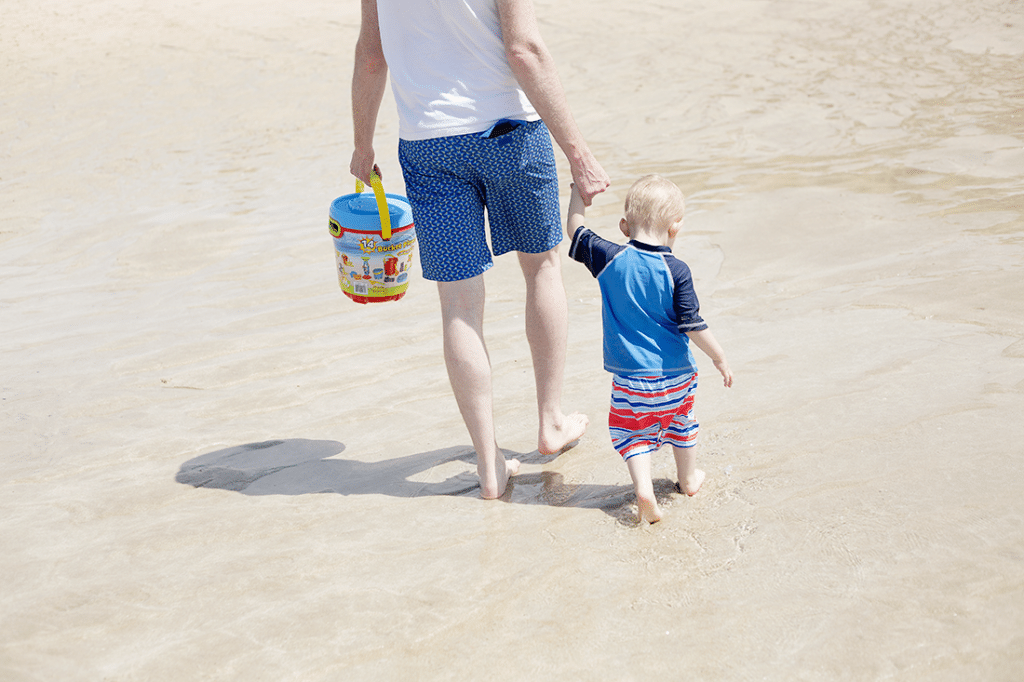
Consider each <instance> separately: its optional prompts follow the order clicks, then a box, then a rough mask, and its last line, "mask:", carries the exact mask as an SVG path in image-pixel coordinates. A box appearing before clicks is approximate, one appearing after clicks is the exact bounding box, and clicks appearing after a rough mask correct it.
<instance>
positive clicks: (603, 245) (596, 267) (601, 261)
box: [569, 226, 626, 277]
mask: <svg viewBox="0 0 1024 682" xmlns="http://www.w3.org/2000/svg"><path fill="white" fill-rule="evenodd" d="M624 248H626V247H625V246H624V245H622V244H616V243H615V242H610V241H608V240H607V239H602V238H601V237H598V236H597V234H595V233H594V232H593V231H592V230H589V229H587V228H586V227H583V226H580V227H579V228H578V229H577V230H576V234H574V235H573V236H572V244H571V245H570V246H569V258H572V259H573V260H575V261H579V262H580V263H583V264H584V265H586V266H587V270H590V274H592V275H593V276H594V277H597V276H598V275H600V274H601V271H602V270H604V268H605V266H606V265H608V263H610V262H611V261H612V258H615V254H617V253H618V252H619V251H622V250H623V249H624Z"/></svg>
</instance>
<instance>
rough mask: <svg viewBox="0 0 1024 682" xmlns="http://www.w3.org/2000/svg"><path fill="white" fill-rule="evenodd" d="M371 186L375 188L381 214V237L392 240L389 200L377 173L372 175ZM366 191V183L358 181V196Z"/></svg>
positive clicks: (374, 193) (374, 191) (378, 209)
mask: <svg viewBox="0 0 1024 682" xmlns="http://www.w3.org/2000/svg"><path fill="white" fill-rule="evenodd" d="M370 186H371V187H373V196H374V197H376V198H377V212H378V213H379V214H380V236H381V238H383V239H391V212H390V211H388V198H387V196H386V195H385V194H384V185H383V184H381V181H380V175H378V174H377V171H374V172H372V173H370ZM364 189H366V183H365V182H363V181H362V180H359V179H358V178H357V179H356V194H362V193H363V190H364Z"/></svg>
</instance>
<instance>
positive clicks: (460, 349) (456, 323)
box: [437, 275, 519, 499]
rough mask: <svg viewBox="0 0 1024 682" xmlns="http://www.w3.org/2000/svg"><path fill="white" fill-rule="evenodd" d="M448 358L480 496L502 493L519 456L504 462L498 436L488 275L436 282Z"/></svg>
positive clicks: (446, 362)
mask: <svg viewBox="0 0 1024 682" xmlns="http://www.w3.org/2000/svg"><path fill="white" fill-rule="evenodd" d="M437 291H438V294H439V295H440V298H441V323H442V325H443V329H444V361H445V366H446V367H447V368H448V380H449V381H450V382H451V385H452V392H453V393H454V394H455V401H456V402H457V403H458V405H459V411H460V412H461V413H462V419H463V421H464V422H465V423H466V428H467V429H468V430H469V436H470V438H471V439H472V440H473V448H474V449H475V450H476V471H477V475H478V476H479V477H480V494H481V495H482V496H483V497H484V498H485V499H494V498H498V497H501V496H502V495H503V494H504V493H505V486H506V485H507V484H508V479H509V477H510V476H513V475H514V474H515V473H516V472H517V471H519V460H516V459H511V460H509V461H507V462H506V461H505V456H504V455H503V454H502V453H501V450H499V449H498V444H497V442H496V441H495V437H494V412H493V399H492V394H491V360H490V357H489V356H488V355H487V346H486V344H485V343H484V334H483V320H484V278H483V276H482V275H481V276H478V277H473V278H472V279H466V280H461V281H458V282H438V283H437Z"/></svg>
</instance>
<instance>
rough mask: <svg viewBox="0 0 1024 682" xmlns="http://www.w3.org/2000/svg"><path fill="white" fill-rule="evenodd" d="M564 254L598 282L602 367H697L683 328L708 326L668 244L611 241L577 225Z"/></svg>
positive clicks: (621, 370)
mask: <svg viewBox="0 0 1024 682" xmlns="http://www.w3.org/2000/svg"><path fill="white" fill-rule="evenodd" d="M569 257H570V258H572V259H573V260H576V261H579V262H580V263H583V264H584V265H586V266H587V269H588V270H590V273H591V274H592V275H593V276H594V277H596V278H597V283H598V285H599V286H600V287H601V300H602V309H601V316H602V320H603V325H604V368H605V369H606V370H608V371H609V372H611V373H612V374H619V375H624V376H672V375H677V374H686V373H689V372H696V371H697V365H696V363H695V362H694V360H693V353H692V352H691V351H690V339H689V338H687V336H686V332H696V331H701V330H702V329H707V328H708V326H707V325H706V324H705V323H704V320H703V319H701V316H700V304H699V303H698V302H697V294H696V292H695V291H694V290H693V278H692V277H691V275H690V268H689V267H688V266H687V265H686V263H684V262H683V261H681V260H679V259H677V258H676V257H675V256H673V255H672V249H671V248H669V247H667V246H651V245H650V244H644V243H642V242H638V241H630V242H629V243H628V244H616V243H615V242H610V241H608V240H607V239H602V238H601V237H599V236H597V235H596V234H595V233H594V232H593V231H591V230H589V229H587V228H586V227H580V228H579V229H578V230H576V234H574V235H573V238H572V246H570V247H569Z"/></svg>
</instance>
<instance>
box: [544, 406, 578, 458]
mask: <svg viewBox="0 0 1024 682" xmlns="http://www.w3.org/2000/svg"><path fill="white" fill-rule="evenodd" d="M588 424H590V419H589V418H588V417H587V415H585V414H580V413H579V412H573V413H572V414H570V415H568V416H566V418H565V419H563V420H562V424H561V426H560V427H558V428H553V429H549V430H548V431H547V432H546V433H545V432H544V430H543V429H542V430H541V433H540V437H539V438H538V444H537V451H538V452H540V454H542V455H558V454H561V453H563V452H565V451H566V450H568V449H570V448H571V447H573V446H574V445H575V444H576V441H578V440H579V439H580V438H582V437H583V434H584V433H586V432H587V425H588Z"/></svg>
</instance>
